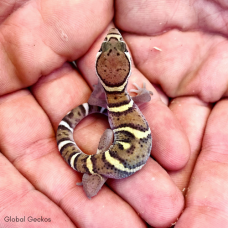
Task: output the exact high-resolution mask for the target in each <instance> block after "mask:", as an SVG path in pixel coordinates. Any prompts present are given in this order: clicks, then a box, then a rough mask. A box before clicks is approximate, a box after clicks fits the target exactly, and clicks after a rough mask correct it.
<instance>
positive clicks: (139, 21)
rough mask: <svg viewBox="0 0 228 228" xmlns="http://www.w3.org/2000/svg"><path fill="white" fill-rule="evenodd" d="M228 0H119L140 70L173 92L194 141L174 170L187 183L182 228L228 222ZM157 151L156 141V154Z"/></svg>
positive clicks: (120, 18) (175, 108) (173, 105)
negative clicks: (183, 162)
mask: <svg viewBox="0 0 228 228" xmlns="http://www.w3.org/2000/svg"><path fill="white" fill-rule="evenodd" d="M226 6H227V4H226V2H225V1H219V2H218V1H210V2H208V1H193V2H191V1H190V2H189V1H175V3H174V2H169V1H165V2H157V1H156V2H155V1H146V2H145V1H144V2H139V1H116V12H117V14H116V17H115V18H116V21H115V24H116V25H117V27H119V28H120V29H122V30H125V31H127V32H129V33H130V34H127V35H126V36H124V38H125V40H126V42H127V43H128V45H129V47H130V50H131V52H132V55H133V58H134V62H135V65H136V67H137V69H139V71H140V72H142V73H143V74H144V75H145V76H146V77H147V78H148V80H149V81H150V82H152V83H154V84H156V85H158V86H159V87H161V88H162V90H163V91H164V93H165V94H166V95H167V96H168V97H169V98H171V102H170V104H169V108H170V110H171V111H172V112H173V114H174V115H175V116H176V117H177V118H178V119H179V121H180V123H181V125H182V126H183V128H184V130H185V132H186V134H187V136H188V139H189V142H190V146H191V156H190V160H189V162H188V164H187V166H186V167H185V168H184V169H182V170H181V171H179V172H173V171H170V172H169V174H170V176H171V178H172V179H173V180H174V182H175V183H176V184H177V186H178V187H179V188H180V189H181V190H182V189H183V190H184V189H185V190H186V197H185V199H186V205H185V209H184V211H183V214H182V215H181V216H180V218H179V220H178V222H177V224H176V226H175V227H177V228H180V227H191V228H192V227H227V224H228V222H227V220H228V217H227V206H226V205H227V201H228V199H227V196H228V195H227V187H228V186H227V184H226V183H227V181H226V179H227V178H226V177H227V171H228V167H227V161H226V157H227V132H228V126H227V122H228V121H227V111H228V110H227V109H228V105H227V104H228V103H227V99H225V98H226V96H227V82H228V75H227V72H226V68H227V67H226V66H227V64H228V63H227V48H228V46H227V45H228V42H227V39H226V36H227V29H226V21H227V20H226V15H227V10H226ZM134 33H136V35H133V34H134ZM156 34H157V36H155V35H156ZM153 47H158V48H160V49H162V51H159V50H157V49H155V48H153ZM154 121H156V120H154ZM168 126H169V124H167V128H168ZM154 137H156V134H155V135H154ZM176 140H177V138H176ZM154 144H156V139H154ZM156 152H157V151H156V147H155V148H153V150H152V154H153V156H158V155H156V154H157V153H156ZM159 156H160V155H159ZM156 159H157V157H156ZM157 161H158V162H159V163H160V164H162V161H160V160H158V159H157ZM163 166H164V165H163ZM186 224H187V225H186Z"/></svg>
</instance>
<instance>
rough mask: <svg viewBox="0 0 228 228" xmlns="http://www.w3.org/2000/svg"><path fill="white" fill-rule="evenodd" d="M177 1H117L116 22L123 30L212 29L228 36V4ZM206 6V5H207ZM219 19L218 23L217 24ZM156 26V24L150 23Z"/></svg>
mask: <svg viewBox="0 0 228 228" xmlns="http://www.w3.org/2000/svg"><path fill="white" fill-rule="evenodd" d="M197 3H198V2H193V3H192V4H186V2H185V1H180V2H178V4H175V3H174V2H170V1H159V2H156V1H149V2H147V1H144V2H142V1H137V0H133V1H131V0H127V1H121V0H117V1H115V8H116V15H115V23H116V25H117V26H118V27H120V28H121V29H123V30H125V31H128V32H131V33H143V34H158V33H163V32H164V31H167V30H169V29H170V28H176V29H178V30H183V29H184V30H185V31H186V30H198V29H201V28H203V29H204V30H208V31H211V30H213V31H214V32H216V33H218V32H219V33H222V34H223V35H227V30H224V29H223V28H224V27H225V26H226V23H227V21H226V20H227V18H225V19H224V15H226V14H227V10H226V9H227V8H226V7H227V6H226V4H225V3H224V2H219V3H218V2H216V1H214V2H213V4H211V3H209V4H208V2H206V1H205V4H197ZM205 5H207V7H205ZM215 22H216V23H215ZM151 25H153V26H151Z"/></svg>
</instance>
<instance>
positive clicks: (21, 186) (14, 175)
mask: <svg viewBox="0 0 228 228" xmlns="http://www.w3.org/2000/svg"><path fill="white" fill-rule="evenodd" d="M20 96H22V97H23V96H28V93H27V92H21V94H20ZM18 102H19V99H15V96H13V95H12V96H9V97H8V98H7V99H5V98H1V99H0V118H1V120H2V122H1V125H0V142H1V144H0V150H1V152H2V153H0V221H1V225H2V226H3V227H13V226H14V225H15V224H17V226H23V227H31V224H37V222H39V223H41V224H48V226H49V227H62V226H63V221H64V224H65V225H67V227H72V228H73V227H75V226H74V224H73V223H72V222H71V220H70V219H69V218H68V216H67V215H66V214H65V213H64V212H63V211H62V209H61V208H59V207H58V206H57V205H56V204H54V203H53V202H52V201H51V200H50V199H48V197H46V196H45V195H44V194H42V193H41V192H39V191H37V190H36V189H35V188H34V186H33V185H32V184H31V183H30V182H29V181H28V180H26V179H25V177H24V176H25V175H24V174H26V172H23V174H21V173H20V171H21V169H20V164H19V162H18V160H20V158H22V157H23V152H24V153H26V148H23V147H21V146H22V142H21V138H20V134H22V135H23V133H24V129H23V128H22V129H18V128H20V127H21V124H20V123H18V122H17V121H18V120H20V119H17V117H20V115H19V116H18V115H17V113H14V112H8V113H5V114H4V111H6V110H10V109H11V105H13V106H17V104H18ZM18 108H19V106H18V107H17V109H18ZM14 110H15V109H14ZM17 111H18V110H17ZM14 120H16V121H14ZM11 124H12V125H11ZM15 125H17V126H15ZM15 130H16V132H15ZM34 133H35V132H34ZM7 134H10V137H9V138H11V140H10V139H9V140H5V139H6V138H7ZM16 134H18V135H16ZM15 135H16V138H15V137H14V136H15ZM13 140H14V146H13V145H12V142H13ZM10 141H11V143H10ZM8 143H9V145H8ZM8 146H9V147H8ZM12 146H13V148H12ZM21 149H22V150H23V149H25V150H23V151H21ZM28 149H29V148H27V150H28ZM3 154H6V156H7V157H9V159H10V160H11V162H12V161H13V160H14V159H15V158H16V157H17V159H16V160H14V164H15V166H16V167H17V168H16V167H14V166H13V165H12V164H11V163H10V162H9V160H7V158H6V157H5V156H4V155H3ZM14 154H15V156H14ZM19 154H20V156H18V155H19ZM31 157H32V155H30V159H31ZM31 163H32V162H31ZM27 167H28V166H26V167H25V169H26V168H27ZM17 169H18V170H17ZM36 170H39V169H37V167H36ZM23 175H24V176H23ZM37 180H38V181H37ZM39 181H40V177H39V178H38V179H36V180H34V181H33V183H35V182H37V183H38V182H39ZM19 224H20V225H19Z"/></svg>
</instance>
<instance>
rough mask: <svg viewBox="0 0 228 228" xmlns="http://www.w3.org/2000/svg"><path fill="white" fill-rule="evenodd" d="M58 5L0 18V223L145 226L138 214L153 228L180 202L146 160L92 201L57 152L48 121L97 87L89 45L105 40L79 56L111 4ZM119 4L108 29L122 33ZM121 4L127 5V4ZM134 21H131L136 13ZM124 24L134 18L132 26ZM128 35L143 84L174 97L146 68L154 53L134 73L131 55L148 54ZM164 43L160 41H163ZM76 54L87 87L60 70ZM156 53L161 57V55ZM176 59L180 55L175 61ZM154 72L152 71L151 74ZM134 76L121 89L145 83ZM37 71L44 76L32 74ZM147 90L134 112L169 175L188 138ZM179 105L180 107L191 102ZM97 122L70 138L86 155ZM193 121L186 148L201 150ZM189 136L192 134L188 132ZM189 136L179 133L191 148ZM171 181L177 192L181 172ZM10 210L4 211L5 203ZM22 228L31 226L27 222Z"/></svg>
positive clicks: (100, 124)
mask: <svg viewBox="0 0 228 228" xmlns="http://www.w3.org/2000/svg"><path fill="white" fill-rule="evenodd" d="M61 4H62V3H61V2H58V4H57V3H56V2H55V4H54V2H52V1H45V2H41V3H40V5H37V4H36V3H34V2H28V3H27V5H25V6H24V7H20V8H21V9H18V10H17V11H16V12H14V13H13V14H12V15H11V16H10V17H8V18H7V19H6V20H5V21H3V22H2V26H1V28H0V29H1V46H2V50H3V51H2V52H1V55H2V56H1V63H0V65H1V68H2V71H1V72H2V73H1V75H0V77H1V78H0V82H1V95H4V94H7V95H5V96H2V97H1V99H0V117H1V118H0V119H1V126H0V142H1V144H0V150H1V152H2V154H3V155H4V156H3V155H2V156H1V160H0V162H1V164H2V168H1V170H2V175H1V179H2V180H1V189H7V191H1V195H2V197H1V199H2V200H1V205H7V207H6V209H4V208H5V206H3V207H2V210H1V216H0V217H1V222H3V218H4V217H5V216H10V215H11V216H12V217H15V216H16V215H17V213H18V210H19V209H23V210H22V211H21V212H20V213H18V214H19V215H22V216H25V217H26V219H27V217H28V216H33V217H34V218H36V217H40V216H42V215H43V216H46V217H48V218H51V220H52V223H50V224H51V225H53V226H54V227H56V226H57V225H59V226H61V227H62V224H64V225H65V226H66V225H68V227H71V226H72V227H74V224H75V225H77V226H78V227H91V226H92V225H93V226H95V227H96V226H97V227H101V226H102V225H103V224H106V226H107V227H115V226H121V227H145V223H144V222H143V221H142V220H141V219H140V217H141V218H142V219H144V220H145V221H147V222H148V223H149V224H150V225H152V226H157V227H158V226H160V227H161V226H163V227H164V226H168V224H170V223H171V222H174V221H175V219H176V217H177V216H178V215H179V213H180V211H181V210H182V208H183V203H184V201H183V198H182V195H181V193H180V191H178V189H177V188H176V187H175V185H174V184H173V183H172V182H171V180H170V178H169V176H168V175H167V174H166V172H165V171H164V170H163V169H162V167H161V166H159V165H158V164H157V163H156V162H155V161H153V160H152V159H151V160H149V161H148V164H147V165H146V166H145V167H144V168H143V169H142V170H141V171H140V172H138V173H136V174H135V175H133V176H132V177H129V178H127V179H123V180H118V181H117V180H110V181H109V182H108V183H109V186H110V187H111V189H112V190H110V189H109V188H108V187H105V186H104V187H103V188H102V191H101V192H99V194H98V195H97V196H96V197H94V198H93V199H92V200H88V199H87V198H85V194H84V193H83V191H82V189H81V188H80V187H77V186H76V185H75V183H77V182H80V179H81V175H80V174H78V173H75V172H74V171H73V170H71V169H70V167H68V166H67V164H66V163H64V161H63V159H62V158H61V157H60V156H59V153H58V151H57V147H56V142H55V132H54V131H53V128H52V125H53V126H54V129H56V128H57V125H58V122H59V121H60V120H61V118H62V117H63V116H64V115H65V114H66V112H68V111H69V110H70V109H72V108H74V107H75V106H77V105H79V104H81V103H83V102H86V101H87V100H88V97H89V94H90V88H89V86H88V84H89V85H92V84H94V83H95V82H96V81H97V78H96V76H95V67H94V61H95V56H96V52H97V50H98V49H97V48H96V47H99V45H100V43H101V41H102V39H103V37H104V35H103V36H100V37H99V41H98V40H97V41H96V42H95V43H94V45H93V47H92V48H91V49H90V51H88V53H86V52H87V50H88V49H89V47H90V45H91V44H92V43H93V42H94V41H95V40H96V38H97V37H98V35H99V34H100V33H101V31H103V30H105V28H106V26H107V25H108V23H109V21H110V20H111V18H112V16H113V8H112V2H111V1H110V2H108V3H107V2H105V1H104V2H103V3H102V2H100V5H99V7H98V6H97V3H96V2H92V1H90V2H89V4H88V3H86V4H85V3H83V2H82V1H79V2H77V3H74V2H73V1H68V2H64V4H63V5H61ZM121 4H123V2H122V3H121V2H118V1H117V2H116V9H117V14H116V26H117V27H119V28H121V29H123V30H125V31H130V29H132V28H131V27H129V29H127V28H125V29H124V26H126V27H127V24H126V25H125V24H124V21H121V16H124V17H125V18H126V15H128V16H131V14H129V13H128V12H127V13H126V11H125V13H124V11H122V12H121V10H126V9H127V8H125V7H121ZM124 4H127V1H125V3H124ZM95 9H96V10H95ZM148 9H150V8H148ZM128 10H129V9H128ZM101 15H102V17H101ZM29 16H30V17H29ZM118 16H119V18H118ZM138 16H139V18H138V19H140V15H138ZM32 18H33V20H32ZM133 18H134V16H132V18H131V20H132V19H133ZM91 22H92V23H91ZM126 22H127V21H126ZM129 24H131V25H133V24H132V23H128V26H129ZM136 25H137V23H135V26H136ZM152 27H153V26H152ZM137 28H139V26H137ZM106 31H107V30H106ZM106 31H105V32H106ZM137 31H139V30H137ZM137 31H134V32H136V35H132V36H131V35H129V34H125V37H124V38H125V39H126V42H127V43H128V46H129V47H130V49H131V52H132V55H133V60H134V62H135V64H136V66H137V68H138V69H139V70H140V71H141V73H143V74H144V75H145V76H146V77H147V78H148V79H149V80H150V82H153V83H156V84H160V85H161V86H162V88H163V90H164V92H165V93H166V94H167V95H168V96H170V97H178V96H182V94H178V93H177V94H175V93H174V94H172V92H177V88H178V89H179V87H177V86H178V85H179V84H177V85H175V86H176V87H172V88H170V91H171V92H170V91H169V88H167V86H170V82H169V81H167V82H165V81H164V80H163V81H162V80H161V79H165V78H161V75H160V74H154V73H153V71H152V70H153V69H155V68H153V67H154V66H156V65H154V64H155V63H156V61H155V59H154V58H152V57H153V55H152V56H151V57H150V58H149V60H151V61H152V62H153V63H152V64H151V67H150V68H149V69H148V68H147V67H145V65H144V66H142V67H140V64H139V61H140V60H139V59H137V55H139V56H140V57H144V56H145V54H148V52H142V48H141V49H140V48H139V47H140V45H142V44H143V43H144V41H143V43H141V41H142V38H143V37H138V40H137V42H136V39H135V38H137V34H140V32H142V31H139V32H137ZM105 32H104V34H105ZM167 34H168V33H167ZM163 36H164V35H163ZM161 38H163V37H162V36H161V37H160V39H161ZM165 40H166V41H167V38H165ZM158 41H159V39H158ZM131 42H133V43H131ZM164 42H165V41H164ZM182 42H183V39H182ZM145 44H146V43H145ZM167 44H169V43H167ZM152 46H158V45H155V44H152ZM161 48H162V47H161ZM145 50H147V51H148V49H145ZM154 51H156V50H154ZM157 51H158V50H157ZM163 51H164V50H163ZM153 53H154V52H153ZM154 54H155V55H156V53H154ZM162 54H163V52H162ZM143 55H144V56H143ZM82 56H84V57H83V58H81V59H80V60H78V61H77V63H78V67H79V69H80V72H81V73H82V74H83V76H84V78H85V79H86V80H87V82H88V84H87V83H86V82H85V80H84V79H83V78H82V77H81V75H80V74H79V73H78V72H77V71H75V70H74V69H72V68H71V67H70V66H69V64H64V65H63V63H64V62H66V61H67V60H68V61H72V60H74V59H78V58H79V57H82ZM162 56H164V58H165V57H166V56H167V55H166V54H164V55H162ZM179 56H182V55H176V56H175V57H176V58H177V57H179ZM182 57H183V56H182ZM175 60H176V59H175V58H174V57H173V58H172V61H173V63H176V61H175ZM159 62H161V61H159ZM168 62H169V61H168ZM168 62H166V61H164V60H163V65H161V67H160V70H161V72H160V73H167V74H168V73H170V74H168V75H171V76H170V79H172V81H173V80H175V79H176V78H175V77H176V76H175V77H174V76H173V77H172V72H170V68H172V67H173V66H171V67H170V68H169V69H168V68H167V71H166V68H164V67H168V65H167V63H168ZM180 63H181V62H180V61H179V64H180ZM160 64H161V63H160ZM179 67H180V65H179ZM191 67H192V65H191ZM177 69H178V68H177ZM146 70H147V72H146ZM157 70H159V69H158V68H156V71H157ZM148 71H149V73H148ZM168 71H169V72H168ZM141 73H140V72H139V71H137V70H136V69H134V70H133V74H132V76H131V78H130V83H129V85H131V84H132V82H136V81H138V82H139V81H140V82H142V81H144V78H143V75H142V74H141ZM42 75H45V77H42V78H40V76H42ZM180 75H182V74H181V73H180ZM159 79H160V81H159ZM38 80H39V81H38ZM172 81H171V82H172ZM180 82H182V81H181V79H180V78H178V83H180ZM138 84H139V83H138ZM165 85H166V87H164V86H165ZM28 86H32V87H31V93H30V92H29V91H28V90H26V89H25V90H23V88H26V87H28ZM147 88H149V89H150V88H151V87H149V86H147ZM175 89H176V90H175ZM153 92H154V94H155V95H154V97H153V99H152V101H151V103H150V104H149V105H147V104H146V105H144V106H142V108H143V113H144V115H145V116H146V118H147V119H148V121H149V123H150V126H151V130H152V134H153V150H152V155H153V156H154V157H155V158H156V160H157V161H158V162H159V163H160V164H161V165H162V166H163V167H164V168H165V169H168V170H172V171H175V170H178V169H180V168H182V167H183V166H184V165H185V163H186V162H187V159H188V152H189V151H188V150H189V146H188V140H187V138H186V137H185V134H184V131H183V130H182V128H181V126H180V125H179V122H178V121H177V120H176V118H175V116H174V115H173V114H172V112H171V111H170V110H169V109H168V108H167V107H165V105H164V104H163V103H162V102H160V101H159V96H158V95H157V94H156V93H155V91H154V90H153ZM8 93H11V94H8ZM183 93H184V92H183ZM178 99H184V98H176V99H174V101H178ZM193 99H194V98H193ZM195 99H196V98H195ZM189 100H190V101H192V100H191V99H188V100H187V101H186V99H185V102H184V103H187V102H188V101H189ZM187 104H188V107H189V106H190V105H191V103H190V104H189V103H187ZM175 107H176V108H175ZM170 108H171V110H172V111H173V112H174V113H175V114H176V115H177V116H178V117H179V119H181V118H180V117H181V114H182V115H183V110H182V112H180V111H179V112H178V110H177V108H178V106H177V105H176V106H175V102H174V103H173V104H172V105H170ZM201 108H202V107H201ZM191 110H192V109H191ZM191 110H189V112H190V111H191ZM205 110H206V111H205ZM198 112H199V111H198ZM209 112H210V108H209V107H208V106H205V109H204V111H203V114H204V115H203V117H204V118H203V117H202V119H203V120H204V122H203V121H202V122H203V123H204V124H205V121H206V119H207V117H205V116H207V115H209ZM191 113H192V112H191ZM194 113H196V112H194ZM188 114H189V113H188ZM183 117H184V116H183ZM188 118H189V119H188V120H185V122H184V121H183V120H182V122H181V123H182V125H183V126H184V128H185V129H187V128H188V126H189V125H190V123H191V121H189V120H191V119H190V116H189V117H188ZM198 118H199V117H198ZM164 120H166V121H164ZM104 122H105V120H104V119H103V118H102V117H98V116H96V117H89V118H87V119H86V120H85V121H84V123H82V124H81V126H79V127H78V128H77V131H76V132H75V139H76V142H77V143H78V145H79V146H80V147H81V148H82V149H83V150H84V151H85V152H87V153H92V152H93V151H95V148H96V146H97V143H98V141H99V135H101V133H102V131H103V130H104V128H105V126H106V127H107V124H106V125H105V123H104ZM202 122H201V125H197V127H198V128H197V129H198V131H197V132H198V139H199V140H198V144H197V145H195V144H194V145H195V146H196V147H195V148H197V149H198V147H199V145H201V141H200V139H202V134H203V129H204V126H205V125H204V124H203V123H202ZM167 123H168V124H169V125H167ZM184 123H185V124H184ZM188 124H189V125H188ZM197 124H198V122H197ZM94 129H96V131H94ZM167 129H168V130H167ZM186 131H187V130H186ZM195 131H196V129H194V133H195ZM91 132H92V134H91ZM153 132H154V133H153ZM192 132H193V131H190V133H192ZM190 133H188V136H189V139H190V144H191V146H192V145H193V144H192V143H191V138H190V135H191V134H190ZM200 136H201V138H200ZM78 138H79V140H77V139H78ZM85 142H89V144H86V143H85ZM193 143H196V142H195V141H194V142H193ZM195 154H196V153H195ZM10 163H12V164H13V166H12V164H10ZM3 165H4V166H3ZM189 166H190V165H188V167H189ZM191 169H192V166H191V167H190V168H189V169H188V172H191ZM18 171H19V172H18ZM20 173H21V174H22V175H23V176H24V177H23V176H22V175H21V174H20ZM171 177H173V179H174V181H175V182H176V183H177V185H178V186H179V187H180V188H182V187H183V186H184V187H186V185H187V181H186V182H185V183H184V181H183V180H185V179H187V178H186V176H185V172H184V175H181V174H178V173H176V172H175V174H174V173H171ZM178 181H179V182H178ZM180 183H181V184H180ZM15 189H16V190H17V191H15ZM35 189H36V190H35ZM31 190H33V191H31ZM113 191H114V192H116V193H114V192H113ZM8 192H12V193H11V195H10V197H7V193H8ZM188 195H189V194H188ZM15 199H16V200H15ZM13 203H14V204H13ZM12 204H13V207H12V206H10V205H12ZM31 208H32V209H33V208H34V210H32V209H31ZM50 208H51V211H50ZM132 208H134V210H133V209H132ZM138 214H139V216H140V217H139V216H138ZM19 215H18V216H19ZM184 215H185V212H184V214H183V216H184ZM68 217H69V218H70V219H71V221H72V222H73V223H74V224H73V223H72V222H71V221H70V220H69V218H68ZM181 218H182V217H181ZM180 221H181V220H180ZM178 223H179V222H178ZM21 224H22V223H20V225H21ZM50 224H49V225H50ZM10 225H12V223H10ZM23 225H25V226H26V225H27V226H30V225H31V223H24V224H23Z"/></svg>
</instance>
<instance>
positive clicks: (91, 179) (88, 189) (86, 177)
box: [81, 129, 113, 199]
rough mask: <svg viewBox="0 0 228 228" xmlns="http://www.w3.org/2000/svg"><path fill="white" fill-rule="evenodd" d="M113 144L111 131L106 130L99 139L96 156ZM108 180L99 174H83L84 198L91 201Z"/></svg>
mask: <svg viewBox="0 0 228 228" xmlns="http://www.w3.org/2000/svg"><path fill="white" fill-rule="evenodd" d="M112 143H113V131H112V130H111V129H106V130H105V132H104V133H103V135H102V136H101V138H100V142H99V145H98V149H97V154H99V153H104V152H105V151H106V150H108V148H109V147H110V146H111V145H112ZM107 179H108V178H107V177H104V176H102V175H100V174H97V173H95V174H92V175H91V174H87V173H84V174H83V176H82V183H81V185H83V189H84V192H85V193H86V196H87V197H88V198H89V199H91V197H93V196H95V195H97V193H98V192H99V190H100V189H101V187H102V186H103V185H104V183H105V182H106V180H107Z"/></svg>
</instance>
